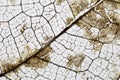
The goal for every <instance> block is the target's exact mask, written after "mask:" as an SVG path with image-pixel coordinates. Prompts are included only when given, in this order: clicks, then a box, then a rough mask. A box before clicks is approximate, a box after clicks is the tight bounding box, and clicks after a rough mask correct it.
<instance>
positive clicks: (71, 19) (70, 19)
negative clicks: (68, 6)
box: [66, 17, 73, 25]
mask: <svg viewBox="0 0 120 80" xmlns="http://www.w3.org/2000/svg"><path fill="white" fill-rule="evenodd" d="M66 21H67V25H69V24H70V23H71V22H72V21H73V18H71V17H68V18H67V19H66Z"/></svg>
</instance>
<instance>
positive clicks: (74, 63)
mask: <svg viewBox="0 0 120 80" xmlns="http://www.w3.org/2000/svg"><path fill="white" fill-rule="evenodd" d="M67 58H68V62H67V66H68V67H71V68H73V67H75V69H76V70H79V69H80V66H81V64H82V62H83V60H84V58H85V56H84V55H82V54H77V55H75V56H72V55H69V56H68V57H67Z"/></svg>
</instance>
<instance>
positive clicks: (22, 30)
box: [20, 23, 27, 34]
mask: <svg viewBox="0 0 120 80" xmlns="http://www.w3.org/2000/svg"><path fill="white" fill-rule="evenodd" d="M26 28H27V24H26V23H25V24H24V25H23V26H22V28H21V29H20V32H21V34H23V33H24V31H25V29H26Z"/></svg>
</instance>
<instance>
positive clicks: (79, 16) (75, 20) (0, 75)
mask: <svg viewBox="0 0 120 80" xmlns="http://www.w3.org/2000/svg"><path fill="white" fill-rule="evenodd" d="M102 2H103V0H98V1H96V2H95V3H93V4H92V5H91V6H89V7H88V8H87V9H85V10H83V11H81V12H80V13H79V14H78V16H76V17H75V19H74V20H73V21H72V22H71V23H70V24H69V25H68V26H67V27H66V28H65V29H64V30H63V31H62V32H61V33H59V34H58V35H57V36H56V37H54V38H53V39H52V40H51V41H49V42H48V44H46V46H45V47H43V48H41V49H40V50H39V51H38V52H36V53H34V54H33V55H31V56H30V57H29V58H26V59H25V60H24V61H22V62H20V63H18V64H17V65H15V66H14V67H13V68H12V69H10V70H8V71H6V72H4V73H1V74H0V77H2V76H4V75H5V74H7V73H9V72H11V71H14V69H17V68H18V67H19V66H21V65H22V64H24V63H26V62H27V61H28V60H30V59H31V58H33V57H35V56H36V54H38V53H40V52H41V51H42V50H44V49H45V48H46V47H47V46H49V45H50V44H51V43H52V42H53V41H55V40H56V39H57V38H58V37H60V36H61V35H62V34H64V33H65V32H66V31H67V30H68V29H70V28H71V27H72V26H73V25H74V24H75V23H76V22H77V21H78V20H79V19H80V18H82V17H83V16H84V15H86V14H87V13H88V12H90V11H91V10H92V9H93V8H94V7H96V6H97V5H99V4H100V3H102Z"/></svg>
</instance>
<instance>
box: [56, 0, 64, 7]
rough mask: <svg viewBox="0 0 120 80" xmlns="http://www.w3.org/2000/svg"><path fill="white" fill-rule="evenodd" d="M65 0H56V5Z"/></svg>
mask: <svg viewBox="0 0 120 80" xmlns="http://www.w3.org/2000/svg"><path fill="white" fill-rule="evenodd" d="M64 1H65V0H56V5H58V6H60V5H61V3H62V2H64Z"/></svg>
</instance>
